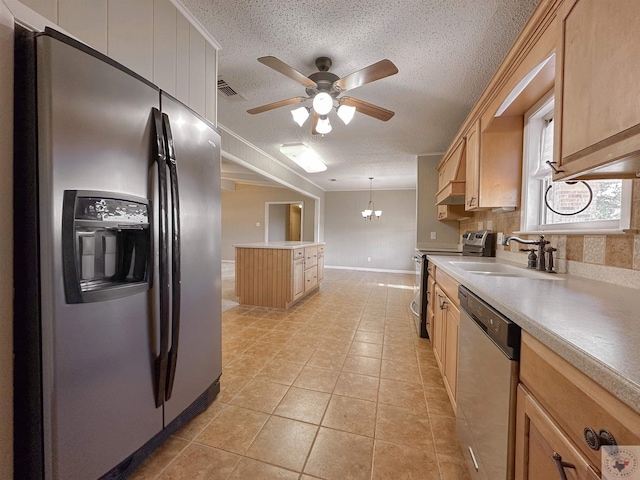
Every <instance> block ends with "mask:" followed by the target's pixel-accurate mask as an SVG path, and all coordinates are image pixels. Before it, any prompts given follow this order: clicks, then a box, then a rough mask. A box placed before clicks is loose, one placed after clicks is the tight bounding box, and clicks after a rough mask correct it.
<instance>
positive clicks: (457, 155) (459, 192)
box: [436, 138, 466, 205]
mask: <svg viewBox="0 0 640 480" xmlns="http://www.w3.org/2000/svg"><path fill="white" fill-rule="evenodd" d="M464 152H465V139H464V138H461V139H460V140H459V141H458V143H457V144H456V146H455V147H454V148H453V150H452V151H451V153H450V154H448V155H446V156H445V157H444V158H443V159H442V161H441V162H440V164H439V165H438V168H437V170H438V192H437V193H436V203H437V204H438V205H457V204H458V205H461V204H463V203H464V185H465V172H466V163H465V158H464Z"/></svg>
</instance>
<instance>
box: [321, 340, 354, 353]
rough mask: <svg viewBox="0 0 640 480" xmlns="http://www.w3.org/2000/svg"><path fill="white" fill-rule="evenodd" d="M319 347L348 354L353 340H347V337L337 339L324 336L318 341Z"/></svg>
mask: <svg viewBox="0 0 640 480" xmlns="http://www.w3.org/2000/svg"><path fill="white" fill-rule="evenodd" d="M317 348H319V349H322V350H329V351H331V352H335V353H345V354H346V353H347V352H348V351H349V349H350V348H351V340H345V339H342V340H336V339H333V338H329V337H326V338H322V339H321V340H320V341H319V342H318V343H317Z"/></svg>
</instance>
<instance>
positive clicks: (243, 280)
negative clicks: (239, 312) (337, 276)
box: [236, 245, 324, 309]
mask: <svg viewBox="0 0 640 480" xmlns="http://www.w3.org/2000/svg"><path fill="white" fill-rule="evenodd" d="M323 260H324V257H323ZM323 267H324V265H318V253H317V248H316V246H315V245H314V246H305V247H300V248H293V249H292V248H273V247H271V248H269V247H255V248H252V247H244V246H243V247H240V246H237V247H236V296H237V297H238V299H239V302H240V304H241V305H255V306H259V307H271V308H282V309H286V308H289V307H291V306H292V305H293V304H294V303H295V302H297V301H298V300H300V299H301V298H303V297H304V296H306V295H307V294H309V293H311V292H313V291H314V290H317V288H318V286H319V284H320V279H319V272H318V269H319V268H323Z"/></svg>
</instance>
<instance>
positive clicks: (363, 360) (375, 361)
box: [342, 355, 381, 377]
mask: <svg viewBox="0 0 640 480" xmlns="http://www.w3.org/2000/svg"><path fill="white" fill-rule="evenodd" d="M380 364H381V360H380V359H379V358H372V357H360V356H357V355H348V356H347V359H346V360H345V362H344V365H343V366H342V371H343V372H351V373H359V374H361V375H369V376H372V377H379V376H380Z"/></svg>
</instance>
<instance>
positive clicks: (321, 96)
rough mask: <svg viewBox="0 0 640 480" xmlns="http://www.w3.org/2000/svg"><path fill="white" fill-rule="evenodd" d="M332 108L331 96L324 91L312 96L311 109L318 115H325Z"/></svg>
mask: <svg viewBox="0 0 640 480" xmlns="http://www.w3.org/2000/svg"><path fill="white" fill-rule="evenodd" d="M332 108H333V98H332V97H331V95H329V94H328V93H326V92H320V93H318V94H317V95H316V96H315V97H313V109H314V110H315V111H316V113H317V114H318V115H326V114H328V113H329V112H330V111H331V109H332Z"/></svg>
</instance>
